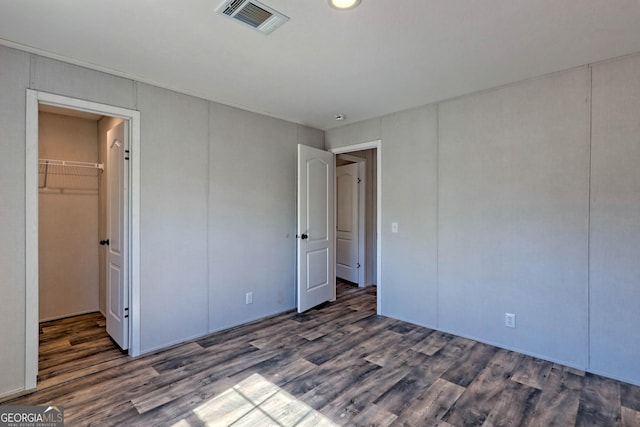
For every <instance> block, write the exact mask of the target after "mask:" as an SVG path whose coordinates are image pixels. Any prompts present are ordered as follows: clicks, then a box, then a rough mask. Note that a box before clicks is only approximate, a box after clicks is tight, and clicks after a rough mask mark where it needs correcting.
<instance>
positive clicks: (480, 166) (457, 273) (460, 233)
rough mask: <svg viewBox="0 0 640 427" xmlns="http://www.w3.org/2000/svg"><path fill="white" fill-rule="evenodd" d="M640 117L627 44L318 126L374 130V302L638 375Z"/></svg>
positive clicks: (330, 141)
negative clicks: (378, 206) (569, 63)
mask: <svg viewBox="0 0 640 427" xmlns="http://www.w3.org/2000/svg"><path fill="white" fill-rule="evenodd" d="M592 77H593V102H592V101H591V95H592V94H591V79H592ZM591 109H592V110H593V111H592V112H591ZM639 116H640V57H638V56H635V57H630V58H623V59H619V60H612V61H609V62H606V63H600V64H597V65H595V66H594V67H593V68H592V67H588V66H585V67H582V68H578V69H574V70H570V71H566V72H562V73H557V74H553V75H549V76H545V77H541V78H538V79H533V80H528V81H525V82H521V83H518V84H513V85H509V86H507V87H503V88H499V89H494V90H490V91H485V92H482V93H479V94H474V95H469V96H464V97H461V98H457V99H454V100H450V101H446V102H442V103H440V104H438V105H434V106H429V107H424V108H419V109H413V110H408V111H405V112H401V113H397V114H393V115H389V116H384V117H381V118H377V119H372V120H367V121H364V122H361V123H355V124H352V125H347V126H344V127H340V128H336V129H332V130H330V131H327V132H326V135H325V138H326V147H327V148H334V147H340V146H345V145H351V144H355V143H359V142H365V141H371V140H377V139H382V153H383V158H382V171H381V173H382V179H383V181H382V186H383V187H382V191H383V193H382V195H383V200H382V279H383V280H382V284H381V289H380V291H381V293H382V313H383V314H385V315H388V316H392V317H398V318H401V319H405V320H409V321H412V322H415V323H418V324H422V325H426V326H430V327H434V328H438V329H441V330H445V331H450V332H453V333H456V334H459V335H462V336H467V337H472V338H475V339H478V340H480V341H484V342H488V343H492V344H495V345H498V346H501V347H505V348H509V349H514V350H517V351H520V352H523V353H527V354H531V355H536V356H539V357H542V358H545V359H548V360H552V361H557V362H560V363H563V364H566V365H570V366H574V367H578V368H581V369H586V370H590V371H593V372H597V373H601V374H604V375H607V376H610V377H614V378H618V379H622V380H624V381H628V382H632V383H636V384H640V366H639V365H638V363H637V355H638V354H640V335H639V334H640V332H639V331H638V328H637V325H638V324H640V311H639V310H638V307H639V306H640V263H638V261H637V260H638V257H637V249H638V247H640V201H639V200H638V189H639V188H640V168H638V164H640V122H639V121H638V117H639ZM591 126H593V132H590V129H591ZM592 140H593V141H592ZM591 144H593V145H591ZM392 222H398V223H399V232H398V233H397V234H393V233H391V232H390V231H391V223H392ZM505 312H510V313H515V314H516V318H517V321H516V328H515V329H510V328H506V327H505V326H504V315H505Z"/></svg>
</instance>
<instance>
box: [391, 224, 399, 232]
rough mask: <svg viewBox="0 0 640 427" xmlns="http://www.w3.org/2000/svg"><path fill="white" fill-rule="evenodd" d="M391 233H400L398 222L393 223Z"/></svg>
mask: <svg viewBox="0 0 640 427" xmlns="http://www.w3.org/2000/svg"><path fill="white" fill-rule="evenodd" d="M391 232H392V233H397V232H398V223H397V222H392V223H391Z"/></svg>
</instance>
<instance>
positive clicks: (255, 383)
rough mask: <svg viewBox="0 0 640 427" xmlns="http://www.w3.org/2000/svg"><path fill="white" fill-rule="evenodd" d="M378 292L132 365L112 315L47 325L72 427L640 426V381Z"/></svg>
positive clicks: (346, 288) (47, 381) (44, 364)
mask: <svg viewBox="0 0 640 427" xmlns="http://www.w3.org/2000/svg"><path fill="white" fill-rule="evenodd" d="M375 304H376V289H375V287H369V288H365V289H358V288H356V287H353V286H350V285H348V284H346V283H339V284H338V300H337V301H336V302H333V303H326V304H323V305H322V306H320V307H318V308H316V309H313V310H310V311H308V312H307V313H304V314H297V313H294V312H290V313H285V314H282V315H279V316H275V317H272V318H269V319H265V320H262V321H259V322H255V323H251V324H248V325H244V326H241V327H238V328H234V329H230V330H227V331H223V332H220V333H216V334H212V335H209V336H206V337H203V338H201V339H198V340H194V341H191V342H188V343H185V344H182V345H179V346H176V347H173V348H170V349H167V350H164V351H160V352H157V353H153V354H150V355H146V356H143V357H140V358H137V359H132V358H130V357H129V356H127V355H126V354H125V353H124V352H122V351H120V350H119V349H117V348H116V347H115V345H114V344H113V343H112V342H111V340H110V338H109V337H108V336H107V334H106V332H105V329H104V318H103V317H102V316H101V315H99V314H90V315H85V316H77V317H72V318H69V319H63V320H59V321H53V322H47V323H43V324H41V335H40V336H41V338H40V372H39V382H38V388H37V391H36V392H34V393H32V394H30V395H27V396H23V397H21V398H17V399H13V400H10V401H7V402H4V403H3V404H9V405H32V404H37V405H48V404H54V405H63V406H64V407H65V421H66V425H68V426H176V427H189V426H191V427H196V426H205V425H206V426H209V425H211V426H231V425H233V426H260V427H262V426H341V425H345V426H507V425H508V426H573V425H576V426H618V425H622V426H640V387H635V386H631V385H629V384H625V383H621V382H618V381H614V380H611V379H607V378H603V377H600V376H597V375H591V374H585V373H584V372H580V371H577V370H575V369H571V368H567V367H564V366H560V365H557V364H553V363H550V362H546V361H543V360H539V359H535V358H532V357H529V356H525V355H522V354H519V353H514V352H511V351H507V350H503V349H499V348H496V347H492V346H489V345H486V344H483V343H479V342H475V341H472V340H468V339H465V338H461V337H456V336H453V335H448V334H444V333H441V332H437V331H433V330H431V329H427V328H423V327H420V326H415V325H411V324H408V323H405V322H401V321H398V320H393V319H389V318H386V317H382V316H377V315H376V314H375Z"/></svg>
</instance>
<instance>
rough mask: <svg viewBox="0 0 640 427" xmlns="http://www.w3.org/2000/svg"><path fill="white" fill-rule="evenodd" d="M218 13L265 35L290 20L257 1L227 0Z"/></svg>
mask: <svg viewBox="0 0 640 427" xmlns="http://www.w3.org/2000/svg"><path fill="white" fill-rule="evenodd" d="M216 12H218V13H219V14H221V15H225V16H228V17H229V18H233V19H235V20H237V21H240V22H242V23H243V24H245V25H248V26H250V27H251V28H253V29H255V30H257V31H260V32H261V33H263V34H271V33H272V32H273V31H274V30H275V29H276V28H278V27H279V26H281V25H282V24H284V23H285V22H287V21H288V20H289V17H288V16H285V15H283V14H282V13H280V12H278V11H277V10H275V9H272V8H270V7H269V6H267V5H265V4H262V3H260V2H259V1H256V0H225V1H224V2H223V3H222V4H221V5H220V6H218V9H217V10H216Z"/></svg>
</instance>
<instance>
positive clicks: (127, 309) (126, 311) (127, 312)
mask: <svg viewBox="0 0 640 427" xmlns="http://www.w3.org/2000/svg"><path fill="white" fill-rule="evenodd" d="M128 317H129V307H125V308H124V318H125V319H126V318H128Z"/></svg>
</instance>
